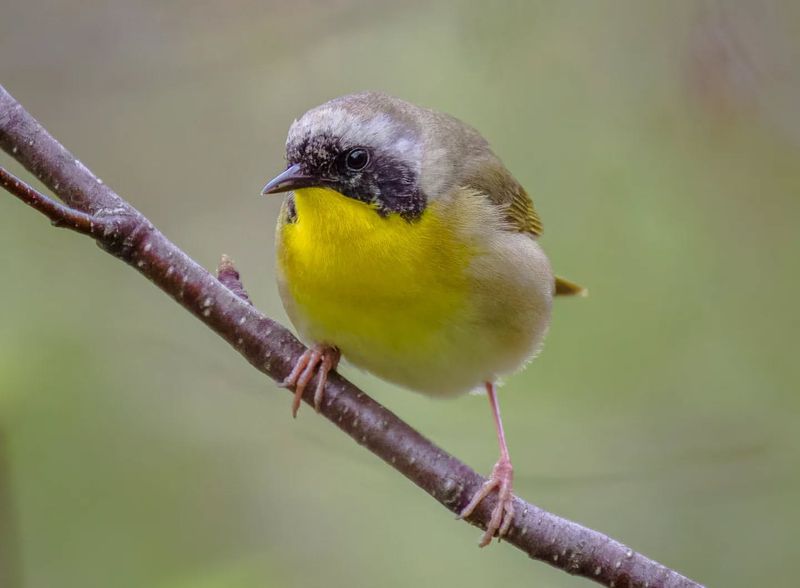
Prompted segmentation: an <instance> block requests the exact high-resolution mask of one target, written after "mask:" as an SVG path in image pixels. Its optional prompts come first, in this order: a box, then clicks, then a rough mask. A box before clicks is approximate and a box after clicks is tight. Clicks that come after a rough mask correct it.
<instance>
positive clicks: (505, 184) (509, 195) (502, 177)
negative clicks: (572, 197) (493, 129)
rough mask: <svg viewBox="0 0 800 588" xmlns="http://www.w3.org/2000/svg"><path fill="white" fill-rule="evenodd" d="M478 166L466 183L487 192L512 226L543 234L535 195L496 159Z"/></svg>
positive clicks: (523, 231) (511, 228)
mask: <svg viewBox="0 0 800 588" xmlns="http://www.w3.org/2000/svg"><path fill="white" fill-rule="evenodd" d="M475 167H476V168H477V169H479V170H480V171H479V173H477V174H475V175H473V176H472V177H470V178H469V179H468V180H467V181H466V187H468V188H471V189H473V190H477V191H478V192H482V193H483V194H486V196H487V198H488V199H489V201H490V202H491V203H492V204H495V205H497V206H500V207H502V208H503V216H504V217H505V220H506V221H507V222H508V228H509V230H512V231H515V232H518V233H530V234H531V235H533V236H535V237H538V236H539V235H541V234H542V228H543V227H542V221H541V219H540V218H539V215H538V214H537V213H536V209H535V208H534V207H533V201H532V200H531V197H530V196H528V193H527V192H526V191H525V189H524V188H523V187H522V186H521V185H520V184H519V182H518V181H517V180H515V179H514V176H512V175H511V173H510V172H509V171H508V170H507V169H506V168H505V167H504V166H503V164H502V163H500V162H499V161H497V160H494V161H489V162H486V163H484V164H483V165H479V166H475Z"/></svg>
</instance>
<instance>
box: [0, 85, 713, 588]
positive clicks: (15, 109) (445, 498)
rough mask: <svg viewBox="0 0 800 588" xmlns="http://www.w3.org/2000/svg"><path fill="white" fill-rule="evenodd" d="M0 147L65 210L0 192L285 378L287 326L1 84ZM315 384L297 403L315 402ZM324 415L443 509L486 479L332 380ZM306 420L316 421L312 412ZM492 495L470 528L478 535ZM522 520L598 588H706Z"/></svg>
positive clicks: (638, 558)
mask: <svg viewBox="0 0 800 588" xmlns="http://www.w3.org/2000/svg"><path fill="white" fill-rule="evenodd" d="M0 147H1V148H2V149H3V150H4V151H5V152H6V153H8V154H9V155H11V156H12V157H14V158H15V159H16V160H17V161H18V162H19V163H21V164H22V165H23V166H24V167H25V168H27V169H28V170H29V171H30V172H31V173H32V174H33V175H35V176H36V177H37V178H38V179H39V180H41V181H42V182H43V183H44V184H45V185H46V186H47V187H48V188H50V189H51V190H52V191H53V192H54V193H55V194H56V195H58V196H59V198H61V200H62V201H63V202H64V204H61V203H58V202H56V201H54V200H52V199H51V198H48V197H47V196H45V195H43V194H41V193H39V192H37V191H36V190H34V189H33V188H31V187H30V186H28V185H26V184H25V183H24V182H22V181H21V180H19V179H17V178H15V177H14V176H12V175H11V174H9V173H8V172H6V171H5V170H2V168H0V184H2V186H3V187H4V188H5V189H6V190H7V191H9V192H10V193H11V194H13V195H14V196H16V197H17V198H19V199H20V200H22V201H23V202H25V203H26V204H28V205H29V206H31V207H33V208H34V209H36V210H38V211H39V212H41V213H43V214H44V215H45V216H47V217H48V218H49V219H50V220H51V221H52V222H53V223H54V224H55V225H57V226H62V227H66V228H70V229H72V230H74V231H77V232H79V233H82V234H85V235H88V236H91V237H92V238H94V239H95V240H96V242H97V243H98V245H99V246H100V247H101V248H102V249H104V250H105V251H107V252H108V253H110V254H111V255H114V256H115V257H117V258H119V259H121V260H122V261H124V262H126V263H127V264H129V265H130V266H132V267H133V268H134V269H136V270H137V271H138V272H139V273H141V274H142V275H144V276H145V277H146V278H147V279H149V280H150V281H152V282H153V283H154V284H156V285H157V286H158V287H159V288H161V289H162V290H163V291H164V292H166V293H167V294H168V295H169V296H170V297H172V298H173V299H174V300H175V301H176V302H178V304H180V305H181V306H183V307H184V308H185V309H186V310H188V311H189V312H191V313H192V314H194V315H195V316H196V317H197V318H198V319H200V320H201V321H202V322H203V323H205V324H206V325H207V326H208V327H209V328H211V329H212V330H214V331H215V332H216V333H217V334H218V335H220V336H221V337H222V338H223V339H225V340H226V341H227V342H228V343H229V344H230V345H231V346H232V347H233V348H234V349H236V350H237V351H238V352H239V353H240V354H241V355H243V356H244V358H245V359H247V361H249V362H250V363H251V364H252V365H253V366H254V367H255V368H256V369H258V370H259V371H261V372H263V373H265V374H267V375H268V376H269V377H271V378H272V379H273V380H276V381H278V382H280V381H282V380H283V379H284V378H285V377H286V376H287V375H288V374H289V372H290V370H291V367H292V365H293V364H294V362H295V361H296V360H297V359H298V358H299V356H300V355H301V353H302V352H303V351H304V347H303V345H302V344H301V343H300V342H299V341H298V340H297V339H296V338H295V337H294V336H293V335H292V334H291V333H290V332H289V331H288V330H287V329H285V328H284V327H282V326H281V325H279V324H278V323H276V322H274V321H272V320H271V319H269V318H267V317H266V316H264V315H263V314H261V313H260V312H259V311H258V310H256V309H255V308H254V307H253V306H252V304H251V303H250V301H249V298H247V294H246V293H245V291H244V288H243V287H242V285H241V282H240V281H239V275H238V272H236V269H235V268H234V266H233V263H232V262H231V261H230V260H229V259H227V258H224V259H223V262H222V263H221V264H220V268H219V278H217V277H215V276H213V275H212V274H210V273H209V272H207V271H206V270H205V269H203V268H202V267H201V266H200V265H198V264H197V263H196V262H194V261H193V260H192V259H191V258H189V256H188V255H186V254H185V253H184V252H183V251H181V250H180V249H179V248H178V247H177V246H175V245H174V244H173V243H172V242H170V241H169V240H168V239H167V238H166V237H165V236H164V235H163V234H162V233H161V232H159V231H158V230H157V229H156V228H155V227H154V226H153V224H152V223H151V222H150V221H148V219H147V218H145V217H144V215H142V214H141V213H140V212H139V211H137V210H136V209H135V208H133V207H132V206H131V205H130V204H128V203H127V202H125V201H124V200H123V199H122V198H120V197H119V196H118V195H117V194H116V193H114V192H113V191H112V190H111V189H110V188H108V187H107V186H106V185H105V184H104V183H103V182H102V181H101V180H99V179H98V178H97V177H96V176H94V175H93V174H92V172H90V171H89V170H88V169H87V168H86V167H85V166H84V165H83V164H81V163H80V161H78V160H77V159H75V157H73V155H72V154H71V153H69V151H67V150H66V149H65V148H64V147H63V146H62V145H61V144H60V143H59V142H58V141H56V140H55V139H54V138H53V137H52V136H50V134H49V133H48V132H47V131H46V130H45V129H44V128H43V127H42V126H41V125H40V124H39V123H38V122H37V121H36V120H35V119H34V118H33V117H32V116H31V115H30V114H29V113H28V112H27V111H26V110H25V109H24V108H23V107H22V105H20V104H19V103H18V102H17V101H16V100H15V99H14V98H13V97H12V96H11V95H10V94H8V93H7V92H6V91H5V89H4V88H3V87H2V86H0ZM313 392H314V386H313V385H310V386H309V387H308V391H307V393H306V395H305V397H304V401H305V402H306V403H311V402H313V399H312V396H313ZM321 412H322V415H323V416H325V418H327V419H328V420H329V421H331V422H332V423H333V424H334V425H336V426H337V427H338V428H340V429H341V430H342V431H344V432H345V433H347V434H348V435H350V437H352V438H353V439H354V440H355V441H356V442H357V443H359V444H360V445H363V446H364V447H366V448H367V449H369V450H370V451H371V452H372V453H374V454H375V455H377V456H378V457H380V458H381V459H382V460H384V461H385V462H386V463H387V464H389V465H390V466H391V467H393V468H394V469H396V470H397V471H399V472H400V473H402V474H403V475H404V476H406V477H407V478H408V479H409V480H411V481H412V482H414V484H416V485H417V486H419V487H420V488H422V489H423V490H424V491H425V492H427V493H428V494H430V495H431V496H432V497H433V498H435V499H436V500H437V501H438V502H439V503H441V504H442V505H443V506H444V507H445V508H447V509H448V510H450V511H452V512H454V513H458V512H460V510H461V509H462V508H463V507H464V506H465V505H466V504H467V502H468V501H469V499H470V497H471V496H472V495H473V494H474V493H475V492H476V491H477V490H478V489H479V488H480V487H481V485H482V484H483V482H484V481H485V478H483V477H482V476H480V475H479V474H477V473H476V472H475V471H473V470H472V469H471V468H470V467H468V466H467V465H465V464H464V463H462V462H461V461H459V460H458V459H456V458H455V457H453V456H452V455H450V454H448V453H447V452H445V451H443V450H442V449H440V448H439V447H437V446H436V445H434V444H433V443H431V442H430V441H428V440H427V439H426V438H425V437H423V436H422V435H421V434H420V433H418V432H417V431H416V430H414V429H413V428H412V427H410V426H409V425H408V424H406V423H405V422H403V421H402V420H401V419H399V418H398V417H397V416H395V415H394V414H393V413H391V412H390V411H389V410H388V409H386V408H384V407H383V406H381V405H380V404H378V403H377V402H375V401H374V400H372V399H371V398H370V397H369V396H367V395H366V394H365V393H364V392H362V391H361V390H359V389H358V388H357V387H355V386H354V385H353V384H351V383H350V382H348V381H347V380H345V379H344V378H342V377H341V376H339V375H338V374H336V373H332V374H331V375H330V377H329V378H328V383H327V385H326V389H325V401H324V402H323V406H322V411H321ZM309 414H312V413H309ZM494 504H495V497H494V496H491V497H489V498H487V499H486V500H484V501H482V502H481V504H480V505H479V506H478V508H477V509H476V510H475V512H474V513H473V514H472V515H471V516H470V517H469V522H470V523H472V524H474V525H476V526H478V527H481V528H485V525H486V522H487V521H488V520H489V517H490V514H491V512H492V508H493V507H494ZM514 508H515V512H516V513H517V514H516V516H515V519H514V523H513V525H512V526H511V528H510V529H509V532H508V534H507V536H506V537H505V541H506V542H508V543H510V544H512V545H514V546H515V547H517V548H519V549H521V550H522V551H524V552H525V553H527V554H528V555H529V556H530V557H532V558H534V559H538V560H541V561H544V562H547V563H548V564H550V565H552V566H554V567H557V568H560V569H562V570H564V571H566V572H568V573H570V574H575V575H580V576H584V577H586V578H589V579H591V580H594V581H595V582H598V583H600V584H602V585H604V586H609V587H617V588H625V587H630V588H633V587H637V588H690V587H691V588H702V587H701V585H700V584H698V583H696V582H694V581H692V580H689V579H687V578H685V577H684V576H682V575H680V574H678V573H677V572H675V571H673V570H671V569H669V568H666V567H664V566H663V565H661V564H659V563H656V562H655V561H653V560H651V559H649V558H647V557H645V556H644V555H642V554H640V553H636V552H635V551H633V550H632V549H630V548H628V547H627V546H625V545H623V544H622V543H620V542H618V541H615V540H614V539H611V538H610V537H607V536H606V535H603V534H602V533H599V532H597V531H593V530H591V529H588V528H585V527H583V526H581V525H579V524H577V523H574V522H571V521H568V520H566V519H563V518H561V517H558V516H556V515H554V514H551V513H549V512H546V511H544V510H542V509H540V508H538V507H536V506H534V505H532V504H529V503H527V502H525V501H523V500H522V499H520V498H517V497H515V504H514Z"/></svg>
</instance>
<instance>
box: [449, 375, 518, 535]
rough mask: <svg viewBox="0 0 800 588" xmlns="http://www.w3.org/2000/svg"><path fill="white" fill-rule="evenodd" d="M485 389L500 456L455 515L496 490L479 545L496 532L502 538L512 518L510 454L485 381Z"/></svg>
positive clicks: (494, 396) (497, 407)
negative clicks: (489, 516) (487, 476)
mask: <svg viewBox="0 0 800 588" xmlns="http://www.w3.org/2000/svg"><path fill="white" fill-rule="evenodd" d="M486 392H487V394H488V396H489V403H490V404H491V405H492V414H493V415H494V424H495V427H496V428H497V441H498V443H499V444H500V459H499V460H497V463H496V464H495V465H494V469H492V475H491V476H490V477H489V479H488V480H487V481H486V483H485V484H484V485H483V486H482V487H481V489H480V490H478V491H477V492H476V493H475V495H474V496H473V497H472V500H470V501H469V504H468V505H467V506H466V507H464V510H462V511H461V514H459V515H458V518H460V519H463V518H464V517H468V516H469V515H471V514H472V512H473V511H474V510H475V508H476V507H477V506H478V504H480V502H481V500H483V499H484V498H486V497H487V496H488V495H489V494H490V493H491V492H492V491H493V490H497V504H496V505H495V507H494V510H493V511H492V518H491V519H490V520H489V523H488V524H487V525H486V532H485V533H484V534H483V537H481V540H480V543H479V544H478V545H480V546H481V547H485V546H486V545H489V543H491V542H492V537H494V536H495V534H497V537H498V538H501V537H503V536H504V535H505V534H506V533H507V532H508V529H509V527H511V523H512V522H513V521H514V495H513V494H512V493H511V485H512V481H513V479H514V470H513V468H512V467H511V457H510V456H509V454H508V446H507V445H506V435H505V432H504V431H503V421H502V419H501V418H500V404H499V403H498V402H497V394H496V392H495V388H494V384H493V383H492V382H486Z"/></svg>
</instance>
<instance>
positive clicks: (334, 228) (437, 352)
mask: <svg viewBox="0 0 800 588" xmlns="http://www.w3.org/2000/svg"><path fill="white" fill-rule="evenodd" d="M286 159H287V163H288V166H287V168H286V170H285V171H284V172H283V173H281V174H280V175H278V176H277V177H275V178H274V179H273V180H271V181H270V182H269V183H268V184H267V185H266V186H265V187H264V189H263V191H262V193H263V194H275V193H280V192H288V195H287V196H286V199H285V200H284V202H283V207H282V209H281V212H280V217H279V219H278V226H277V235H276V250H277V272H278V287H279V290H280V295H281V298H282V300H283V304H284V307H285V308H286V312H287V314H288V315H289V318H290V319H291V320H292V322H293V323H294V325H295V327H296V328H297V330H298V332H299V334H300V336H301V338H303V339H305V340H306V342H308V343H309V344H310V345H311V347H310V349H309V350H308V351H306V353H305V354H304V355H303V356H302V357H301V358H300V360H299V361H298V362H297V364H296V365H295V366H294V369H293V370H292V372H291V374H290V375H289V376H288V377H287V378H286V380H285V382H284V384H285V385H286V386H287V387H293V388H294V390H295V397H294V402H293V405H292V413H293V414H294V415H295V416H296V414H297V410H298V408H299V406H300V400H301V397H302V395H303V392H304V390H305V388H306V387H307V385H308V384H309V382H310V381H311V380H312V379H313V377H314V375H315V374H318V376H319V377H318V379H317V386H316V389H315V395H314V404H315V406H316V407H317V410H319V407H320V403H321V402H322V399H323V394H324V386H325V380H326V376H327V374H328V372H329V371H331V370H333V369H335V368H336V366H337V364H338V361H339V358H340V354H342V355H344V357H345V358H346V359H347V360H348V361H349V362H351V363H352V364H354V365H355V366H358V367H360V368H362V369H365V370H367V371H369V372H371V373H373V374H375V375H376V376H378V377H380V378H383V379H384V380H387V381H389V382H393V383H395V384H399V385H400V386H404V387H406V388H409V389H411V390H416V391H418V392H422V393H424V394H428V395H431V396H454V395H457V394H461V393H464V392H468V391H470V390H473V389H475V388H478V387H485V388H486V391H487V393H488V396H489V402H490V403H491V408H492V412H493V415H494V421H495V426H496V429H497V438H498V441H499V444H500V459H499V460H498V462H497V464H496V465H495V466H494V469H493V471H492V474H491V476H490V478H489V480H488V481H487V482H486V484H485V485H484V486H483V487H482V488H481V489H480V490H479V491H478V492H477V493H476V494H475V495H474V497H472V500H471V501H470V502H469V504H467V505H466V507H465V508H464V509H463V510H462V511H461V514H460V516H461V517H464V516H468V515H469V514H470V513H471V512H472V511H473V510H474V509H475V507H476V506H477V505H478V504H479V503H480V502H481V500H483V499H484V498H485V497H486V496H487V495H489V494H490V493H491V492H493V491H495V490H496V491H497V492H498V501H497V505H496V507H495V508H494V510H493V512H492V517H491V520H490V522H489V524H488V526H487V529H486V532H485V533H484V535H483V537H482V539H481V543H480V545H481V546H484V545H486V544H488V543H489V542H490V541H491V540H492V537H494V536H495V535H496V534H497V536H498V537H502V536H503V535H504V534H505V533H506V531H507V530H508V528H509V526H510V525H511V522H512V520H513V517H514V511H513V496H512V493H511V487H512V477H513V471H512V467H511V459H510V457H509V453H508V448H507V446H506V441H505V435H504V433H503V425H502V422H501V420H500V407H499V405H498V401H497V396H496V391H495V383H496V381H497V379H498V378H500V377H501V376H503V375H506V374H511V373H513V372H516V371H517V370H519V369H520V368H521V367H522V366H524V365H525V363H526V362H528V361H529V360H530V359H531V358H532V357H533V356H534V355H535V354H536V353H537V351H538V350H539V347H540V346H541V344H542V339H543V338H544V335H545V332H546V331H547V328H548V325H549V323H550V313H551V305H552V300H553V296H554V295H558V294H581V293H583V292H584V290H583V289H582V288H581V287H580V286H577V285H576V284H574V283H572V282H569V281H568V280H564V279H561V278H556V277H554V275H553V273H552V271H551V269H550V263H549V261H548V259H547V256H546V255H545V254H544V251H542V248H541V247H540V246H539V243H538V241H537V239H538V237H539V235H541V233H542V223H541V221H540V220H539V216H538V215H537V213H536V210H535V209H534V207H533V203H532V202H531V199H530V198H529V196H528V194H527V193H526V192H525V190H524V189H523V188H522V186H520V184H519V183H518V182H517V181H516V180H515V179H514V177H513V176H512V175H511V173H510V172H509V171H508V170H507V169H506V168H505V167H504V166H503V164H502V163H501V161H500V160H499V159H498V157H497V156H496V155H495V154H494V153H493V152H492V150H491V149H490V147H489V144H488V143H487V142H486V140H485V139H484V138H483V137H482V136H481V135H480V134H479V133H478V132H477V131H476V130H475V129H473V128H472V127H470V126H468V125H466V124H464V123H463V122H461V121H459V120H457V119H455V118H453V117H452V116H449V115H446V114H442V113H439V112H435V111H432V110H428V109H426V108H421V107H419V106H416V105H414V104H411V103H409V102H406V101H404V100H400V99H398V98H393V97H391V96H387V95H385V94H381V93H376V92H364V93H359V94H351V95H348V96H343V97H341V98H336V99H334V100H331V101H330V102H326V103H325V104H323V105H321V106H318V107H316V108H314V109H312V110H310V111H308V112H306V113H305V114H304V115H303V116H302V117H301V118H300V119H299V120H296V121H295V122H294V123H293V124H292V126H291V128H290V129H289V136H288V138H287V141H286Z"/></svg>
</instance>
